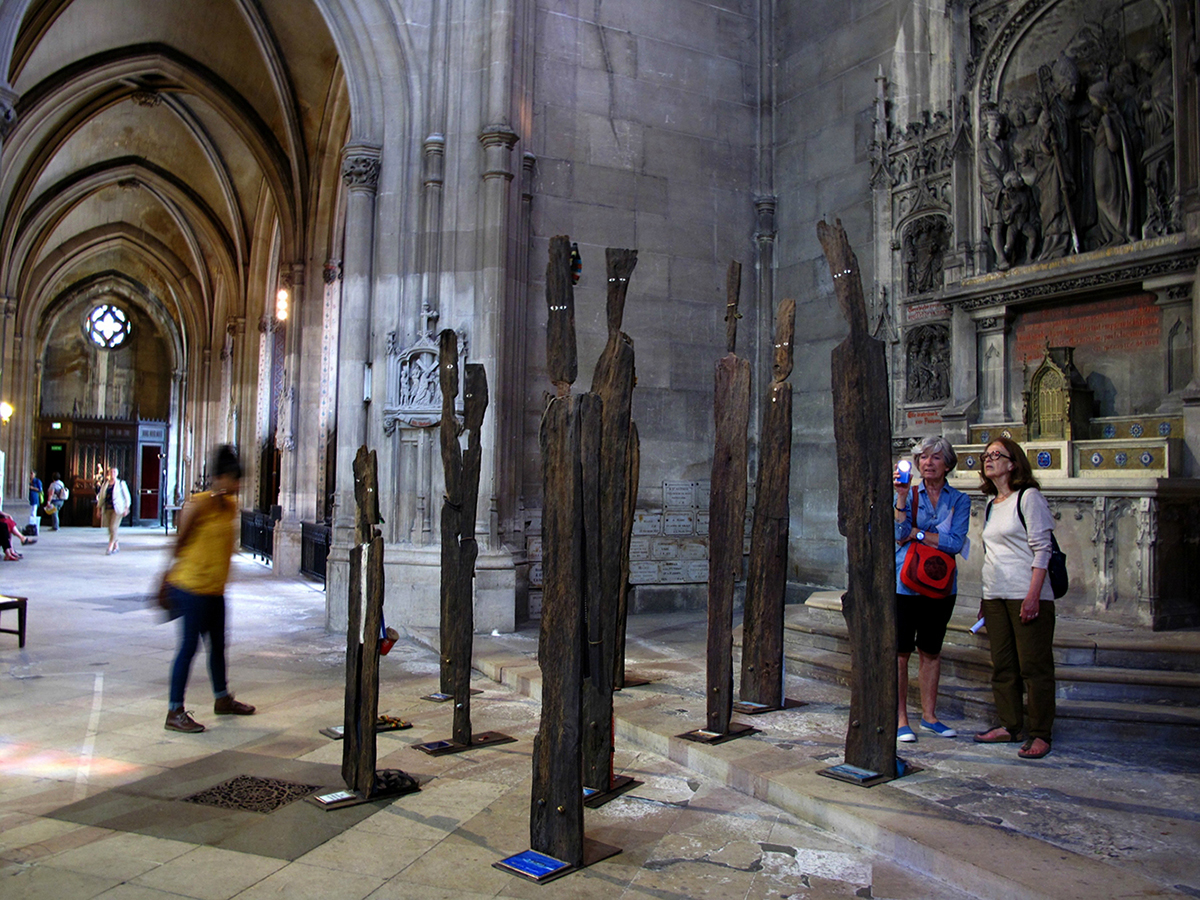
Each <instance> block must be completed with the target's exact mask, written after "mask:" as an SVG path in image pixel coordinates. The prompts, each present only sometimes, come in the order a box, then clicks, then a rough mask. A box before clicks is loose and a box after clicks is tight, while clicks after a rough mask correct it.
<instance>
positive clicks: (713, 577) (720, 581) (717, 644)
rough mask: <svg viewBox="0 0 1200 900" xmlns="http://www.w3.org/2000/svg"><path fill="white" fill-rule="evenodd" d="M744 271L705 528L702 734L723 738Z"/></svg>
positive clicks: (719, 409)
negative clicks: (705, 674)
mask: <svg viewBox="0 0 1200 900" xmlns="http://www.w3.org/2000/svg"><path fill="white" fill-rule="evenodd" d="M741 284H742V266H741V264H740V263H738V262H737V261H733V262H730V264H729V272H728V274H727V276H726V291H725V293H726V302H725V349H726V350H727V351H728V352H727V353H726V354H725V356H723V357H722V358H721V359H720V360H719V361H718V362H717V369H716V379H715V380H716V390H715V394H714V402H713V412H714V416H715V419H716V445H715V447H714V449H713V463H712V500H711V508H710V510H709V523H708V545H709V563H708V691H707V693H708V717H707V725H706V726H705V727H706V729H707V730H708V731H710V732H712V733H714V734H719V735H723V734H726V733H728V731H729V719H730V716H731V714H732V712H733V587H734V582H736V581H737V579H738V577H739V576H740V575H741V573H742V547H743V544H744V535H745V528H746V478H747V474H746V471H747V470H746V458H747V445H746V427H747V425H748V424H749V419H750V363H749V361H748V360H744V359H739V358H738V356H737V353H736V352H735V351H736V349H737V320H738V318H739V317H740V315H739V313H738V295H739V293H740V291H741Z"/></svg>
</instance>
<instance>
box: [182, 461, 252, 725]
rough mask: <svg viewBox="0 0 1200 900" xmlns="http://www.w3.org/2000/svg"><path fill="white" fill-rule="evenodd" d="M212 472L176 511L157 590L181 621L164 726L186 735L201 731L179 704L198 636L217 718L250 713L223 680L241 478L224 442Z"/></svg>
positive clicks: (250, 710)
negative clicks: (204, 486)
mask: <svg viewBox="0 0 1200 900" xmlns="http://www.w3.org/2000/svg"><path fill="white" fill-rule="evenodd" d="M211 471H212V472H213V473H214V475H213V481H212V489H211V490H208V491H205V492H203V493H199V494H194V495H192V497H191V499H190V500H188V502H187V504H186V505H185V506H184V507H183V509H182V510H180V512H179V531H178V534H177V536H176V538H175V546H174V548H173V550H172V554H171V556H172V558H171V563H170V566H169V567H168V569H167V571H166V573H165V574H164V576H163V585H162V588H161V589H160V592H161V593H165V594H166V600H167V607H168V608H169V609H170V611H171V615H172V616H174V617H178V618H179V621H180V636H179V637H180V640H179V652H178V653H177V654H176V656H175V662H174V663H173V664H172V666H171V693H170V697H169V699H168V704H167V721H166V724H165V726H164V727H165V728H166V729H167V730H168V731H182V732H185V733H189V734H191V733H195V732H199V731H203V730H204V726H203V725H201V724H200V723H199V722H197V721H196V720H195V719H193V718H192V717H191V715H190V714H189V713H188V712H187V710H185V709H184V708H183V695H184V691H185V689H186V688H187V682H188V676H189V674H190V673H191V669H192V658H193V657H194V656H195V655H196V649H197V647H198V646H199V644H200V637H201V635H207V636H208V672H209V676H210V677H211V679H212V689H213V697H214V702H213V712H214V713H216V714H217V715H219V716H221V715H235V716H248V715H251V714H252V713H253V712H254V707H253V706H251V705H250V704H248V703H242V702H241V701H240V700H235V699H234V698H233V694H231V693H229V689H228V687H227V685H226V683H225V582H226V580H228V578H229V562H230V559H231V558H232V556H233V551H234V548H235V547H236V546H237V543H236V542H237V539H238V488H239V487H240V485H241V479H242V465H241V463H240V462H239V461H238V458H237V453H236V452H235V451H234V449H233V448H232V447H230V446H229V445H228V444H224V445H222V446H220V447H218V448H217V452H216V455H215V457H214V459H213V467H212V470H211Z"/></svg>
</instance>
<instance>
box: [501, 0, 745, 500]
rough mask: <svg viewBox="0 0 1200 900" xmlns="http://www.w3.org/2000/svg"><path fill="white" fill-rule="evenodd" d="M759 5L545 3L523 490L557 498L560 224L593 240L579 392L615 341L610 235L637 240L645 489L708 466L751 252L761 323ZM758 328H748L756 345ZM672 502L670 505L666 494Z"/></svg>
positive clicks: (697, 474)
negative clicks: (734, 284)
mask: <svg viewBox="0 0 1200 900" xmlns="http://www.w3.org/2000/svg"><path fill="white" fill-rule="evenodd" d="M758 6H759V4H758V3H756V2H753V0H739V2H730V3H724V4H720V5H714V4H711V3H702V2H694V0H605V2H604V3H603V4H599V3H597V4H590V3H578V4H576V3H570V4H562V3H548V2H539V3H538V4H537V23H536V44H535V47H536V60H535V65H534V78H533V93H532V98H533V129H534V133H533V136H532V139H531V141H530V146H529V149H531V150H532V152H533V153H535V154H536V156H537V162H536V168H535V173H536V174H535V178H534V182H533V190H534V198H533V213H532V220H533V221H532V225H533V241H532V245H531V248H530V263H529V269H530V285H529V289H528V304H527V307H526V310H525V314H526V319H527V326H528V335H529V346H528V354H529V366H528V371H527V376H526V378H527V382H526V398H525V409H526V415H525V440H524V461H525V462H524V470H523V476H522V485H523V486H522V493H523V496H524V498H525V500H526V505H527V506H540V505H541V504H540V502H539V500H538V498H540V496H541V468H540V459H539V457H538V452H537V429H538V424H539V419H540V415H541V410H542V409H543V407H544V400H543V399H542V395H543V392H544V391H546V390H548V389H549V388H550V384H549V382H548V381H547V380H546V374H545V363H544V360H545V321H546V304H545V299H544V298H545V269H546V247H547V242H548V240H549V238H550V237H551V236H553V235H556V234H568V235H570V237H571V240H572V241H576V242H578V244H579V248H580V253H581V255H582V258H583V271H582V276H581V278H580V281H579V284H578V285H577V286H576V288H575V310H576V324H577V328H578V345H579V378H578V380H577V382H576V384H575V389H576V390H577V391H583V390H587V389H588V387H589V386H590V384H591V377H592V368H593V366H594V364H595V361H596V359H597V357H598V356H599V353H600V351H601V349H602V348H603V346H604V341H605V338H606V331H605V319H604V307H605V296H606V291H607V283H606V278H605V264H604V248H605V247H631V248H636V249H637V251H638V264H637V268H636V270H635V271H634V273H633V276H632V278H631V280H630V288H629V296H628V301H627V304H626V309H625V320H624V327H623V330H624V331H625V332H626V333H627V334H628V335H629V336H630V337H631V338H632V339H633V341H634V344H635V348H636V354H637V387H636V389H635V390H634V402H633V415H634V420H635V422H636V423H637V425H638V429H639V432H640V437H641V445H642V456H641V458H642V472H641V485H642V491H643V493H644V494H646V497H645V498H643V499H645V501H646V502H647V503H649V502H650V495H654V496H655V497H656V498H657V494H658V492H659V489H660V488H661V485H662V483H663V482H664V481H667V480H686V481H694V480H698V479H704V478H707V477H708V474H709V468H710V465H711V455H712V428H713V426H712V392H713V367H714V364H715V363H716V360H717V359H718V358H719V357H720V356H722V355H723V353H724V333H725V325H724V321H723V318H724V307H725V270H726V267H727V266H728V264H729V261H730V260H731V259H737V260H739V261H740V262H741V263H742V265H743V276H742V298H743V299H742V308H743V311H744V312H745V313H746V316H747V318H746V321H747V323H750V322H753V321H755V319H754V316H755V315H757V310H755V309H754V305H755V284H756V279H755V270H754V263H755V258H754V242H753V234H754V224H755V222H754V206H753V201H752V196H753V193H754V189H755V173H756V164H757V163H756V150H755V148H756V145H757V137H758V135H757V125H756V105H757V104H756V100H757V91H758V87H757V83H756V82H757V67H758V51H757V46H756V43H757V35H758V19H757V11H758ZM756 337H757V335H756V330H755V328H753V327H752V326H750V325H749V324H747V325H746V326H743V328H742V330H741V332H740V334H739V353H740V355H742V356H753V354H755V353H756V352H757V348H756V346H755V342H756ZM657 504H658V501H657V499H655V501H654V504H653V505H657Z"/></svg>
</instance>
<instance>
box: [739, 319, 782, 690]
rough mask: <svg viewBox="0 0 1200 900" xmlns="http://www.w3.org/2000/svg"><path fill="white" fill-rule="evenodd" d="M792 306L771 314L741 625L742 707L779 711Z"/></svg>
mask: <svg viewBox="0 0 1200 900" xmlns="http://www.w3.org/2000/svg"><path fill="white" fill-rule="evenodd" d="M795 319H796V301H795V300H784V301H783V302H782V303H780V304H779V309H778V311H777V312H776V314H775V356H774V364H773V366H772V376H773V377H772V380H771V387H770V388H769V390H768V392H767V403H766V409H765V410H764V413H763V425H762V437H761V439H760V440H759V462H758V479H757V481H756V483H755V489H754V496H755V504H754V524H753V526H752V528H751V531H750V572H749V575H748V576H747V578H746V609H745V615H744V617H743V625H742V682H741V689H740V691H739V695H740V697H741V699H742V701H743V702H747V703H752V704H756V705H759V706H764V707H770V708H772V709H779V708H782V707H783V706H784V692H783V601H784V594H785V592H786V590H787V560H788V518H789V508H788V500H789V496H788V489H789V486H790V482H791V471H792V386H791V385H790V384H788V382H787V377H788V376H789V375H790V374H791V373H792V338H793V334H794V331H795V327H794V325H795Z"/></svg>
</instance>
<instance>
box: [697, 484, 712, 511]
mask: <svg viewBox="0 0 1200 900" xmlns="http://www.w3.org/2000/svg"><path fill="white" fill-rule="evenodd" d="M711 500H712V482H711V481H697V482H696V506H697V507H698V508H700V509H708V506H709V502H710V501H711Z"/></svg>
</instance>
